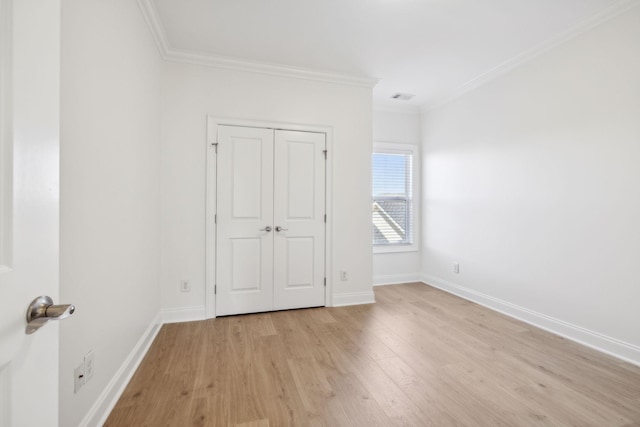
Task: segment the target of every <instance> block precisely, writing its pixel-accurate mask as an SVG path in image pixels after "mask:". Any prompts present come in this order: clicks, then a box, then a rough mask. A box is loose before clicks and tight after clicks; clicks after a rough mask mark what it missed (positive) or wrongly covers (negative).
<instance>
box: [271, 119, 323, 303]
mask: <svg viewBox="0 0 640 427" xmlns="http://www.w3.org/2000/svg"><path fill="white" fill-rule="evenodd" d="M325 147H326V144H325V135H324V134H322V133H314V132H298V131H285V130H277V131H275V158H274V164H275V167H274V226H275V227H274V231H275V235H274V309H276V310H280V309H290V308H301V307H316V306H323V305H325V289H324V274H325V272H324V258H325V250H324V248H325V155H326V151H325V149H326V148H325ZM278 227H281V228H282V231H278Z"/></svg>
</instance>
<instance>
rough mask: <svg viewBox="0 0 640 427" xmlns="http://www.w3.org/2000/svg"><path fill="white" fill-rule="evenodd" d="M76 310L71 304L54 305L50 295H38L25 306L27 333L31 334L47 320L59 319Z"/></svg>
mask: <svg viewBox="0 0 640 427" xmlns="http://www.w3.org/2000/svg"><path fill="white" fill-rule="evenodd" d="M75 311H76V306H75V305H73V304H62V305H54V304H53V300H52V299H51V297H48V296H44V295H43V296H39V297H38V298H36V299H34V300H33V301H31V304H29V307H28V308H27V329H26V333H27V334H32V333H34V332H35V331H37V330H38V329H40V328H41V327H43V326H44V325H45V323H47V322H48V321H49V320H61V319H66V318H67V317H69V316H71V315H72V314H73V313H74V312H75Z"/></svg>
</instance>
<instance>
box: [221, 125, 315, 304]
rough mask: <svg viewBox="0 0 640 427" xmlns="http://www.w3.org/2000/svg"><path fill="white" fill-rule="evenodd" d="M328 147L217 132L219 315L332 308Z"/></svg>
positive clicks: (272, 133) (308, 139) (310, 138)
mask: <svg viewBox="0 0 640 427" xmlns="http://www.w3.org/2000/svg"><path fill="white" fill-rule="evenodd" d="M325 140H326V137H325V134H323V133H313V132H300V131H287V130H274V129H264V128H250V127H240V126H222V125H221V126H218V146H217V239H216V246H217V247H216V254H217V262H216V289H217V291H216V315H218V316H222V315H229V314H240V313H255V312H262V311H272V310H283V309H291V308H301V307H317V306H323V305H325V279H324V278H325V273H324V269H325V163H326V159H325V144H326V142H325Z"/></svg>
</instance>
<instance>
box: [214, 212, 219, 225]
mask: <svg viewBox="0 0 640 427" xmlns="http://www.w3.org/2000/svg"><path fill="white" fill-rule="evenodd" d="M213 223H214V224H217V223H218V214H214V215H213Z"/></svg>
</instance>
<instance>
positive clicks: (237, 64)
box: [165, 49, 378, 89]
mask: <svg viewBox="0 0 640 427" xmlns="http://www.w3.org/2000/svg"><path fill="white" fill-rule="evenodd" d="M165 59H166V60H167V61H173V62H181V63H186V64H194V65H203V66H206V67H212V68H221V69H224V70H233V71H242V72H248V73H257V74H266V75H269V76H276V77H287V78H294V79H302V80H313V81H318V82H324V83H335V84H340V85H347V86H359V87H365V88H368V89H371V88H373V87H374V86H375V85H376V84H377V83H378V80H377V79H373V78H370V77H360V76H352V75H348V74H340V73H332V72H327V71H316V70H311V69H307V68H299V67H292V66H288V65H281V64H271V63H267V62H258V61H249V60H246V59H239V58H230V57H225V56H218V55H210V54H204V53H195V52H188V51H183V50H177V49H169V51H168V52H167V55H166V56H165Z"/></svg>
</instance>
